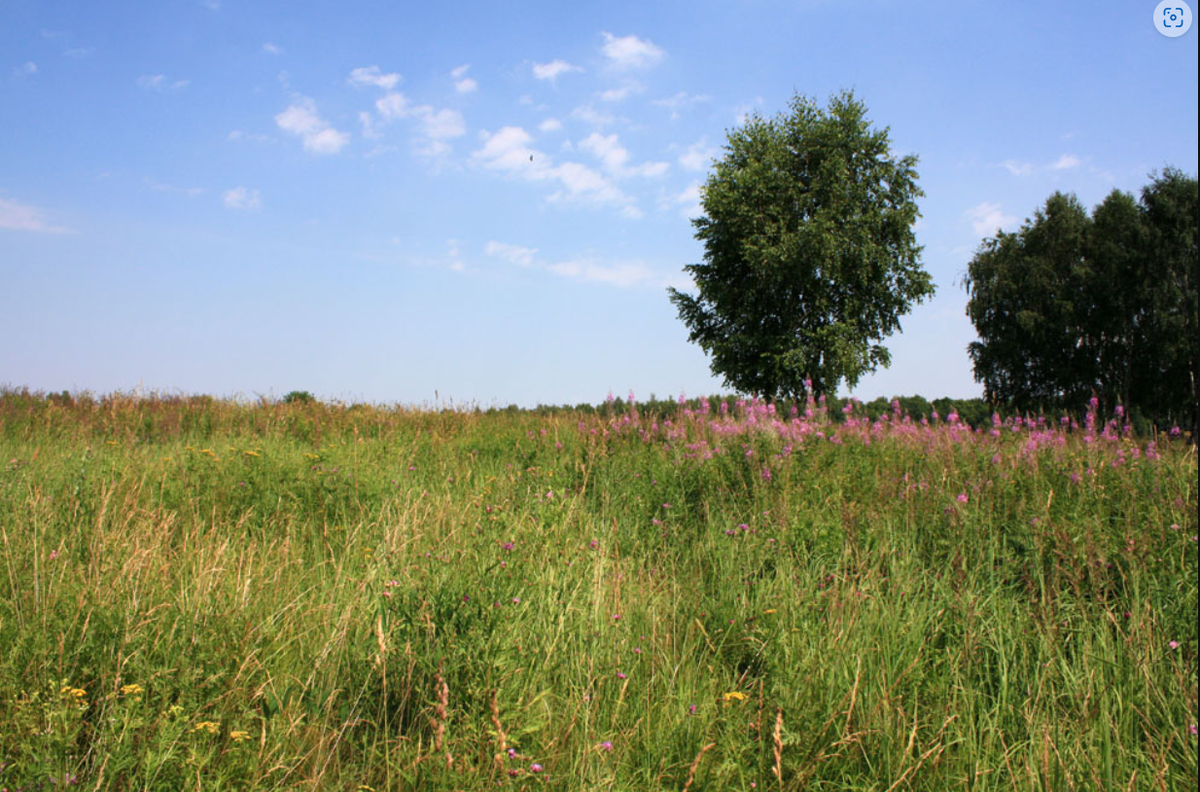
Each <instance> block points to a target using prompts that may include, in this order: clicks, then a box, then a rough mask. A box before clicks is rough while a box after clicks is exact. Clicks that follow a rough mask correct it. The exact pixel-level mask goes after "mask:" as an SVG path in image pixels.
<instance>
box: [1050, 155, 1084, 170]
mask: <svg viewBox="0 0 1200 792" xmlns="http://www.w3.org/2000/svg"><path fill="white" fill-rule="evenodd" d="M1081 162H1082V160H1080V159H1079V157H1076V156H1075V155H1074V154H1063V155H1062V156H1061V157H1059V158H1058V159H1057V160H1055V162H1054V164H1053V165H1051V166H1050V167H1051V168H1053V169H1054V170H1067V169H1069V168H1077V167H1079V165H1080V163H1081Z"/></svg>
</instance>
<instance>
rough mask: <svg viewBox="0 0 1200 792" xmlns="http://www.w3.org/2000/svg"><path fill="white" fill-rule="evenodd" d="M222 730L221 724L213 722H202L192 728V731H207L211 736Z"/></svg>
mask: <svg viewBox="0 0 1200 792" xmlns="http://www.w3.org/2000/svg"><path fill="white" fill-rule="evenodd" d="M220 729H221V726H220V724H217V723H214V722H212V721H200V722H199V723H197V724H196V725H195V727H193V728H192V731H206V732H208V733H209V734H216V733H217V732H218V731H220Z"/></svg>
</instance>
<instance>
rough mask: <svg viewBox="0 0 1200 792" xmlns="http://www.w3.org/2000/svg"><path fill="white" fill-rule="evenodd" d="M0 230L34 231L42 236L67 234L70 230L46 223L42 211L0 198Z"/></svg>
mask: <svg viewBox="0 0 1200 792" xmlns="http://www.w3.org/2000/svg"><path fill="white" fill-rule="evenodd" d="M0 228H6V229H8V230H10V231H35V232H39V233H43V234H68V233H70V229H67V228H63V227H61V226H53V225H49V224H47V223H46V219H45V218H44V217H43V216H42V210H41V209H38V208H36V207H33V206H27V205H25V204H19V203H17V202H16V201H10V200H7V199H5V198H0Z"/></svg>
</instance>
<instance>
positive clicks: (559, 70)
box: [533, 60, 583, 83]
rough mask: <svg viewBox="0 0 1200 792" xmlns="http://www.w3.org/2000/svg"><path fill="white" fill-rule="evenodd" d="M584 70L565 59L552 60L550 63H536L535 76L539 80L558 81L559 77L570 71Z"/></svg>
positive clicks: (534, 66)
mask: <svg viewBox="0 0 1200 792" xmlns="http://www.w3.org/2000/svg"><path fill="white" fill-rule="evenodd" d="M577 71H583V69H582V68H581V67H579V66H574V65H572V64H570V63H567V62H566V61H565V60H552V61H550V62H549V63H534V64H533V76H534V77H536V78H538V79H539V80H549V81H550V82H552V83H553V82H556V81H557V80H558V78H559V77H560V76H562V75H564V74H567V73H569V72H577Z"/></svg>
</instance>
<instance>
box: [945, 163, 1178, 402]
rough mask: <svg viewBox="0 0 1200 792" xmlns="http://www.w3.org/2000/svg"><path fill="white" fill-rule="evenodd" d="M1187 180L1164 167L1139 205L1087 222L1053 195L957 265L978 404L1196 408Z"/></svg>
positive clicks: (1077, 207)
mask: <svg viewBox="0 0 1200 792" xmlns="http://www.w3.org/2000/svg"><path fill="white" fill-rule="evenodd" d="M1197 194H1198V193H1197V182H1196V179H1195V178H1191V177H1188V176H1186V175H1184V174H1183V173H1181V172H1179V171H1177V170H1174V169H1170V168H1168V169H1166V170H1164V171H1163V172H1162V174H1160V175H1158V176H1156V177H1154V178H1153V179H1152V181H1151V183H1150V184H1149V185H1147V186H1146V187H1145V188H1143V190H1142V194H1141V198H1140V200H1138V199H1135V198H1134V197H1133V196H1132V195H1130V194H1128V193H1123V192H1120V191H1117V190H1114V191H1113V192H1112V193H1111V194H1109V196H1108V197H1107V198H1105V199H1104V201H1103V202H1102V203H1101V204H1100V205H1099V206H1097V207H1096V208H1095V209H1094V210H1093V211H1092V213H1091V215H1090V216H1089V215H1088V213H1087V211H1086V210H1085V209H1084V208H1083V206H1082V205H1081V204H1080V203H1079V201H1078V199H1076V198H1075V197H1074V196H1073V195H1064V194H1062V193H1055V194H1054V195H1052V196H1051V197H1050V198H1049V199H1048V200H1047V201H1046V204H1045V206H1044V207H1043V208H1042V209H1039V210H1038V211H1036V212H1035V213H1034V216H1033V217H1032V218H1031V219H1029V220H1027V221H1026V222H1025V224H1024V225H1023V226H1022V227H1021V228H1020V229H1019V230H1018V231H1016V232H1014V233H1005V232H1000V233H998V234H997V235H996V236H995V237H991V238H988V239H985V240H984V241H983V243H982V244H981V245H980V247H979V249H978V250H977V251H976V253H975V257H974V258H973V259H972V260H971V263H970V264H969V265H968V269H967V277H966V279H965V286H966V288H967V292H968V294H969V296H970V299H969V300H968V302H967V314H968V316H969V317H970V318H971V321H972V323H973V324H974V325H975V330H976V332H977V333H978V335H979V340H977V341H974V342H972V343H971V344H970V345H969V346H968V352H969V354H970V356H971V359H972V361H973V362H974V367H975V378H976V380H978V381H979V382H982V383H983V385H984V389H985V391H986V394H987V398H988V400H989V401H992V402H993V403H997V404H1003V405H1005V406H1007V407H1009V408H1011V409H1017V410H1030V411H1032V410H1039V409H1052V408H1060V409H1061V408H1065V409H1079V408H1080V407H1082V406H1083V405H1084V404H1086V403H1087V401H1088V399H1089V398H1090V397H1091V396H1092V395H1096V396H1097V397H1099V399H1100V401H1101V403H1102V409H1103V410H1104V411H1105V412H1109V411H1111V410H1112V409H1113V408H1115V407H1116V406H1117V405H1122V406H1124V407H1126V408H1134V409H1137V410H1138V411H1139V412H1140V413H1142V414H1143V415H1145V416H1147V417H1150V418H1153V419H1154V420H1156V421H1158V422H1160V423H1166V422H1172V423H1174V422H1179V423H1185V422H1192V421H1193V420H1194V419H1195V413H1196V409H1197V398H1196V381H1197V377H1198V372H1197V365H1198V362H1200V360H1198V356H1197V334H1198V329H1197V298H1196V294H1197V290H1196V268H1197V256H1196V229H1197V208H1198V204H1197Z"/></svg>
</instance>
